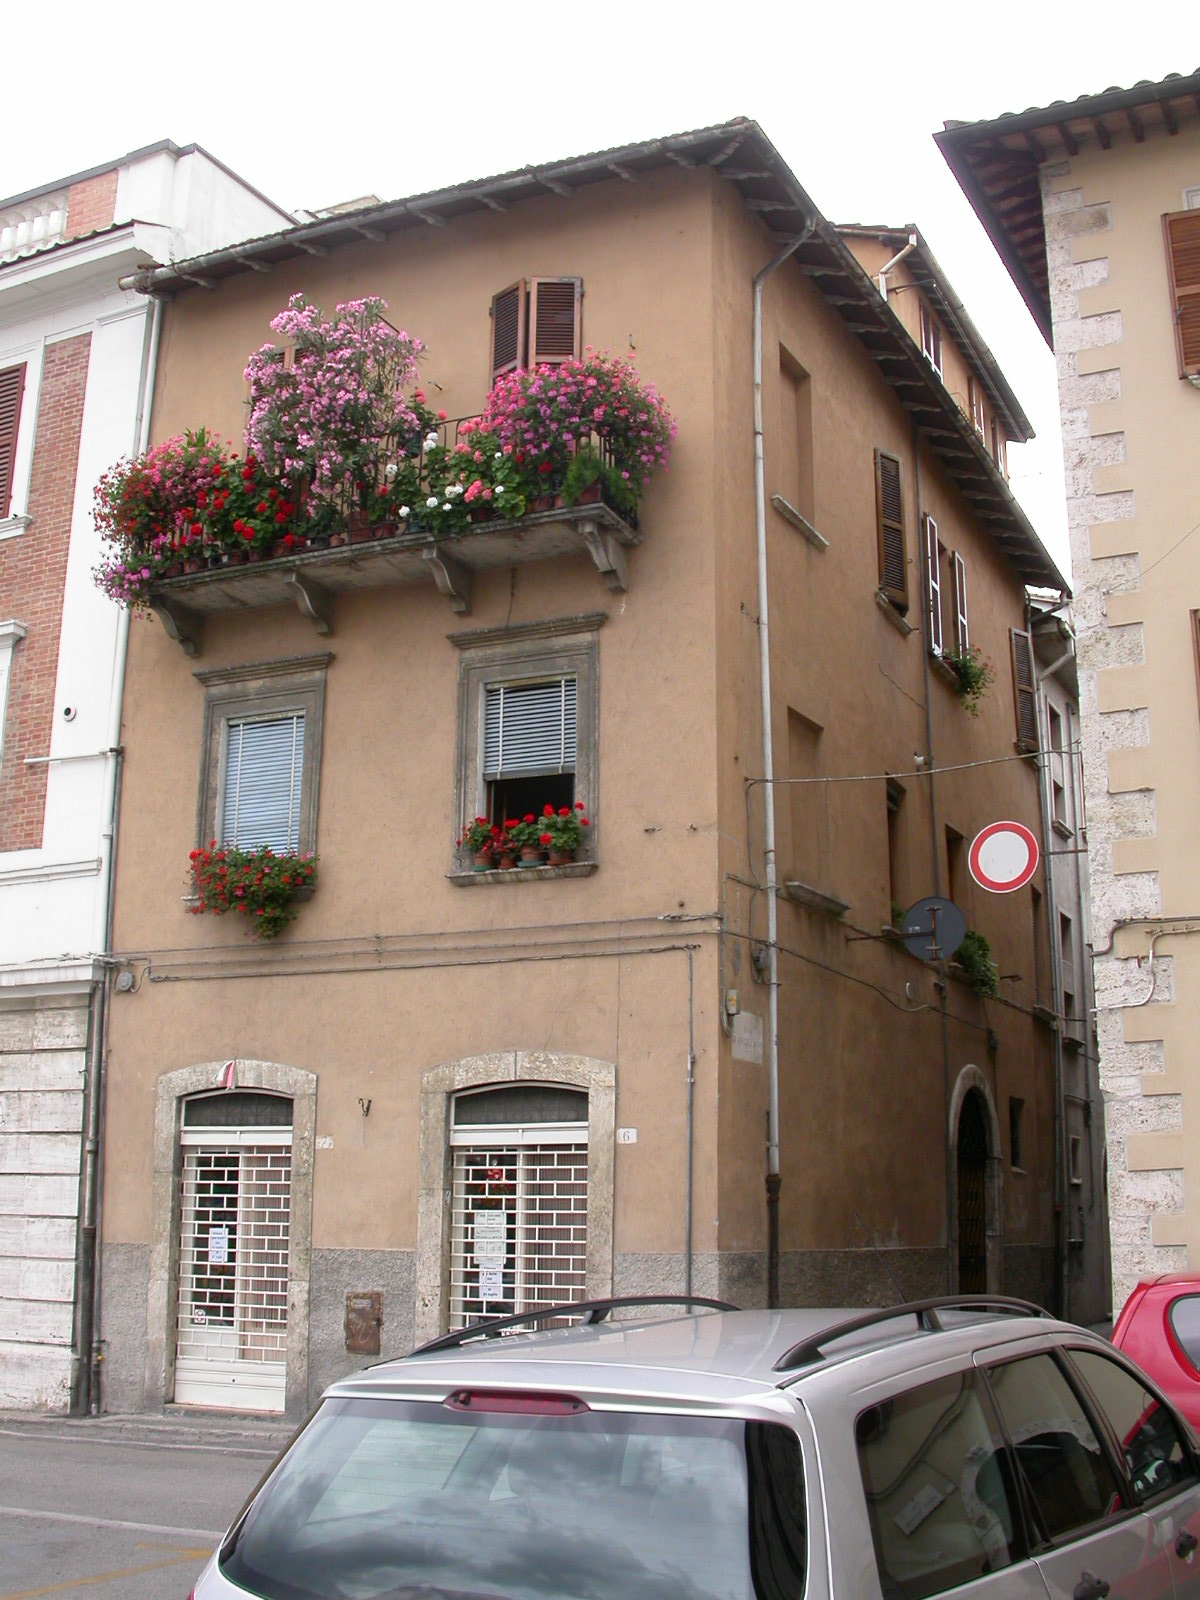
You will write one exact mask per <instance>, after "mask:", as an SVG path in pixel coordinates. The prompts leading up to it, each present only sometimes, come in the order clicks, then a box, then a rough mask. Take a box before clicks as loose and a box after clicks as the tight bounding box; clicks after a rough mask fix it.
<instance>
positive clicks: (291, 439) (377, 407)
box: [245, 294, 424, 531]
mask: <svg viewBox="0 0 1200 1600" xmlns="http://www.w3.org/2000/svg"><path fill="white" fill-rule="evenodd" d="M386 309H387V306H386V303H385V302H384V301H383V300H381V299H379V298H378V296H374V295H372V296H368V297H366V298H365V299H362V300H349V301H347V302H346V303H345V304H344V305H339V306H338V307H337V308H336V310H335V311H334V314H333V316H332V317H329V318H326V317H325V316H324V315H323V314H322V312H321V310H320V308H319V307H318V306H315V305H312V304H310V302H309V301H307V300H306V299H305V297H304V296H303V295H302V294H294V295H293V296H292V297H291V299H290V300H289V301H288V304H287V309H286V310H284V311H281V312H280V313H279V315H278V316H277V317H275V318H274V320H273V321H272V323H271V327H272V329H273V331H274V332H275V333H277V334H279V335H280V337H281V338H283V339H285V340H287V341H288V343H289V345H290V346H291V350H292V358H291V360H290V361H289V360H288V359H287V357H286V356H285V354H284V352H283V351H281V350H280V349H278V348H277V347H276V346H274V345H264V346H263V347H262V349H260V350H257V351H256V352H255V353H254V354H253V355H252V356H251V357H250V360H249V362H248V363H247V366H246V374H245V375H246V381H247V382H248V383H249V385H250V416H249V420H248V422H247V425H246V444H247V448H248V449H250V450H252V451H253V453H254V454H255V455H256V456H257V458H258V459H259V461H260V462H261V463H262V465H263V467H264V469H265V471H266V472H267V474H268V475H269V476H271V477H272V478H273V479H275V480H276V481H277V482H279V483H282V484H285V485H286V486H287V488H288V491H289V497H290V498H292V499H296V500H299V499H300V498H301V491H302V490H304V491H307V493H306V496H305V508H306V515H307V518H308V520H309V521H310V522H312V523H313V524H314V526H315V531H321V530H328V529H329V528H331V527H334V526H335V525H337V524H338V523H339V522H340V521H342V520H343V519H344V517H345V515H346V514H347V513H348V512H349V511H350V510H352V509H359V510H364V511H367V512H368V513H370V512H372V511H374V510H378V509H379V508H378V506H377V501H378V498H379V492H380V490H382V489H385V488H387V485H388V480H387V477H386V472H387V467H388V465H389V463H390V464H393V465H396V464H398V462H399V461H402V460H405V459H407V458H408V457H409V456H411V455H413V454H415V453H417V452H418V451H419V447H420V440H421V428H422V424H423V418H422V415H421V412H420V409H419V407H418V406H417V405H416V404H414V402H413V400H411V399H409V398H408V396H407V395H406V393H405V391H406V390H407V389H409V388H410V387H411V386H412V385H413V384H414V383H415V382H416V377H417V357H418V356H419V355H420V353H421V351H422V349H423V348H424V346H423V345H422V343H421V341H420V340H419V339H416V338H413V337H412V336H411V335H410V334H408V333H405V332H403V331H401V330H399V329H397V328H394V327H392V325H391V324H390V323H389V322H388V321H387V319H386V318H385V317H384V312H385V310H386ZM394 477H395V474H393V479H394Z"/></svg>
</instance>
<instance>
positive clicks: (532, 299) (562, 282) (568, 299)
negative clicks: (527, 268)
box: [529, 278, 583, 367]
mask: <svg viewBox="0 0 1200 1600" xmlns="http://www.w3.org/2000/svg"><path fill="white" fill-rule="evenodd" d="M582 298H583V279H582V278H533V279H531V280H530V288H529V365H530V366H531V367H536V366H539V365H544V364H547V363H548V364H550V365H554V366H557V365H558V363H559V362H561V361H567V360H569V359H570V357H571V356H577V355H578V354H579V353H580V350H581V348H582V346H581V343H580V315H579V311H580V302H581V301H582Z"/></svg>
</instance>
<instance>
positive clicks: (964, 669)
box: [942, 645, 996, 717]
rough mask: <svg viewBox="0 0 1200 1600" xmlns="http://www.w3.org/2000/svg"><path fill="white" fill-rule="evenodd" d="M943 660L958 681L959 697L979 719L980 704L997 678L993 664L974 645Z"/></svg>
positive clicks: (948, 654) (944, 657)
mask: <svg viewBox="0 0 1200 1600" xmlns="http://www.w3.org/2000/svg"><path fill="white" fill-rule="evenodd" d="M942 660H943V661H944V662H945V663H946V665H947V666H948V667H949V668H950V670H951V672H953V674H954V676H955V677H956V678H957V679H958V697H959V699H960V700H961V701H962V703H963V706H964V708H965V709H966V710H967V711H969V712H970V713H971V715H972V716H973V717H977V716H978V715H979V702H980V701H981V700H982V699H983V697H984V695H985V694H986V693H987V690H988V685H989V684H990V683H991V682H992V680H993V679H994V678H995V676H996V674H995V673H994V672H993V670H992V664H991V662H990V661H989V660H988V659H987V657H986V656H984V654H983V653H982V651H980V650H978V649H977V648H976V647H975V646H974V645H968V646H967V648H966V649H965V650H961V651H959V652H958V653H957V654H951V653H947V654H944V655H943V656H942Z"/></svg>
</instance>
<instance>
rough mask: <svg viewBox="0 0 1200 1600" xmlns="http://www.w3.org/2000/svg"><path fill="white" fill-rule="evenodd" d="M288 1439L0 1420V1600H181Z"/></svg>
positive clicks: (199, 1429)
mask: <svg viewBox="0 0 1200 1600" xmlns="http://www.w3.org/2000/svg"><path fill="white" fill-rule="evenodd" d="M287 1432H288V1430H287V1429H286V1428H283V1427H281V1426H275V1425H264V1424H261V1423H254V1422H250V1421H241V1422H239V1421H237V1420H234V1419H230V1420H224V1419H221V1420H219V1421H218V1422H216V1423H209V1424H205V1423H198V1422H195V1421H189V1422H181V1423H178V1424H170V1423H162V1422H159V1421H150V1420H142V1419H137V1420H134V1419H127V1420H122V1419H109V1418H98V1419H96V1420H95V1421H91V1422H89V1421H86V1420H73V1421H69V1420H67V1419H65V1418H57V1419H55V1418H39V1419H36V1420H34V1419H27V1418H18V1417H14V1416H11V1415H7V1416H4V1415H0V1600H43V1597H49V1596H54V1597H56V1600H171V1597H174V1596H177V1597H178V1600H187V1595H188V1593H189V1592H190V1590H191V1587H192V1584H193V1583H194V1581H195V1579H196V1577H197V1575H198V1574H199V1572H200V1569H201V1568H202V1567H203V1565H204V1563H205V1561H206V1560H207V1559H208V1556H209V1555H210V1554H211V1552H212V1550H213V1548H214V1546H215V1545H216V1543H217V1541H218V1539H219V1538H220V1537H221V1535H222V1533H223V1532H224V1531H225V1528H226V1527H227V1526H228V1524H229V1522H230V1521H231V1520H232V1518H233V1517H234V1515H235V1514H236V1513H237V1511H238V1509H239V1508H240V1507H241V1505H242V1503H243V1502H244V1500H245V1499H246V1496H247V1495H248V1494H249V1493H250V1490H251V1489H252V1488H253V1487H254V1485H255V1484H256V1483H257V1482H258V1480H259V1478H260V1477H261V1476H262V1475H263V1473H264V1472H265V1471H266V1469H267V1468H268V1467H269V1466H270V1464H271V1462H272V1461H273V1460H274V1458H275V1456H276V1454H277V1452H278V1450H279V1448H280V1447H281V1445H282V1443H283V1441H284V1440H285V1439H286V1437H287Z"/></svg>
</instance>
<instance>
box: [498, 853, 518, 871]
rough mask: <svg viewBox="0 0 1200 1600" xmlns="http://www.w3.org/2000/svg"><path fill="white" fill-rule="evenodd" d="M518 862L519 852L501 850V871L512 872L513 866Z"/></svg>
mask: <svg viewBox="0 0 1200 1600" xmlns="http://www.w3.org/2000/svg"><path fill="white" fill-rule="evenodd" d="M516 864H517V852H516V851H515V850H501V852H500V871H501V872H511V871H512V869H513V867H515V866H516Z"/></svg>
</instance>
